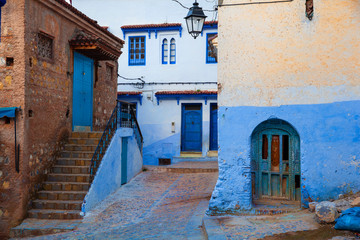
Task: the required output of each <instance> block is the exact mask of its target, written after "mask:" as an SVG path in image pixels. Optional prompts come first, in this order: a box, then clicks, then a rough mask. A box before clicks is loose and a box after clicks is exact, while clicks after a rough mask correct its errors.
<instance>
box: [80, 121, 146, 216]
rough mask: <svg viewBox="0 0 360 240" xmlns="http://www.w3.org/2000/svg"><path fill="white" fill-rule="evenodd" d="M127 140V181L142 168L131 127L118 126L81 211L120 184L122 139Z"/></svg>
mask: <svg viewBox="0 0 360 240" xmlns="http://www.w3.org/2000/svg"><path fill="white" fill-rule="evenodd" d="M124 138H126V139H127V141H128V149H127V164H126V165H127V166H126V167H127V182H128V181H130V179H132V178H133V177H134V176H135V175H136V174H138V173H139V172H140V171H141V169H142V166H143V164H142V157H141V153H140V150H139V147H138V145H137V142H136V139H135V136H134V134H133V129H123V128H120V129H119V130H117V131H116V133H115V135H114V136H113V138H112V140H111V143H110V145H109V147H108V149H107V151H106V153H105V155H104V157H103V159H102V161H101V164H100V167H99V169H98V171H97V172H96V176H95V178H94V181H93V183H92V185H91V187H90V189H89V192H88V193H87V195H86V196H85V199H84V203H83V206H82V211H83V212H85V213H86V212H88V211H90V210H91V209H93V208H94V207H95V206H96V205H97V204H98V203H100V202H101V201H102V200H104V199H105V198H106V197H107V196H108V195H109V194H111V193H113V192H114V191H115V190H116V189H118V188H119V187H120V186H121V179H122V171H121V169H122V167H123V165H122V154H121V153H122V141H123V139H124Z"/></svg>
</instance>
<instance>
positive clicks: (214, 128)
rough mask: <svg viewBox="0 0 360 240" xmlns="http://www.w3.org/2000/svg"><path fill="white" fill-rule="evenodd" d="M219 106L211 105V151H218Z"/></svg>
mask: <svg viewBox="0 0 360 240" xmlns="http://www.w3.org/2000/svg"><path fill="white" fill-rule="evenodd" d="M217 111H218V110H217V104H216V103H212V104H210V150H218V134H217V132H218V124H217Z"/></svg>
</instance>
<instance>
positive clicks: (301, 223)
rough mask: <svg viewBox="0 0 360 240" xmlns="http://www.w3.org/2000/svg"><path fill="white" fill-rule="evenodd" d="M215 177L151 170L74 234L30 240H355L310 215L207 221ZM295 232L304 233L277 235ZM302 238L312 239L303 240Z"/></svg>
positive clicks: (205, 168) (205, 172) (185, 168)
mask: <svg viewBox="0 0 360 240" xmlns="http://www.w3.org/2000/svg"><path fill="white" fill-rule="evenodd" d="M217 176H218V174H217V163H216V162H203V163H194V162H189V163H180V164H177V165H172V166H169V167H148V171H145V172H142V173H141V174H139V175H138V176H137V177H135V178H134V179H133V180H132V181H130V182H129V183H128V184H126V185H124V186H122V187H121V188H120V189H119V190H117V191H116V192H115V193H114V194H112V195H110V196H109V197H108V198H107V199H106V200H105V201H104V202H103V203H102V204H101V205H100V206H98V207H97V208H95V209H94V210H93V211H92V212H91V213H89V214H88V215H87V216H85V218H84V219H83V221H82V223H80V224H79V225H78V227H77V229H76V230H74V231H72V232H66V233H60V234H54V235H44V236H41V237H35V238H31V239H46V240H48V239H212V240H220V239H239V240H240V239H263V238H265V237H267V236H273V237H272V238H271V239H272V240H273V239H276V240H279V239H281V240H284V239H307V240H310V239H314V240H322V239H324V240H327V239H334V240H335V239H342V240H344V239H355V238H353V237H352V235H351V234H350V235H349V234H348V232H342V231H336V230H332V232H330V231H329V230H330V229H331V228H332V227H331V226H328V228H327V229H325V230H324V229H323V230H322V229H321V227H320V226H319V224H318V223H316V221H315V219H314V214H313V213H310V212H309V211H308V210H302V211H300V210H299V211H296V212H293V213H288V214H280V215H274V216H206V215H205V216H204V214H205V211H206V209H207V207H208V202H209V199H210V196H211V192H212V190H213V188H214V186H215V183H216V180H217ZM29 224H30V225H31V223H29ZM319 227H320V229H319ZM309 230H310V231H309ZM296 231H305V232H299V233H297V234H295V235H290V236H287V235H278V236H276V234H281V233H285V232H296ZM314 231H315V232H314ZM304 233H309V234H310V236H311V237H305V238H304V237H301V236H305V235H302V234H304ZM324 233H326V234H325V235H324V237H322V236H323V234H324ZM297 235H299V237H298V238H296V236H297ZM335 236H347V237H340V238H333V237H335ZM29 239H30V238H29Z"/></svg>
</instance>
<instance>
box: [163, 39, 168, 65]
mask: <svg viewBox="0 0 360 240" xmlns="http://www.w3.org/2000/svg"><path fill="white" fill-rule="evenodd" d="M168 54H169V53H168V41H167V39H166V38H164V40H163V42H162V64H167V63H168V58H169V55H168Z"/></svg>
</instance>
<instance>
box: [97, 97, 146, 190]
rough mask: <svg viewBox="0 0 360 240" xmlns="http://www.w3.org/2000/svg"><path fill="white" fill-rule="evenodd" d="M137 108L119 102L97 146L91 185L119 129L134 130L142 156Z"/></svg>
mask: <svg viewBox="0 0 360 240" xmlns="http://www.w3.org/2000/svg"><path fill="white" fill-rule="evenodd" d="M135 107H136V104H133V103H129V102H125V101H120V100H117V103H116V106H115V108H114V110H113V112H112V114H111V117H110V119H109V121H108V123H107V125H106V127H105V130H104V132H103V134H102V136H101V138H100V141H99V144H98V145H97V147H96V150H95V152H94V155H93V157H92V159H91V164H90V184H91V183H92V181H93V180H94V177H95V175H96V172H97V170H98V168H99V166H100V163H101V160H102V158H103V157H104V155H105V153H106V150H107V148H108V146H109V145H110V142H111V140H112V138H113V136H114V135H115V132H116V130H117V129H118V128H120V127H127V128H133V129H134V135H135V139H136V141H137V144H138V146H139V149H140V152H141V154H142V145H143V136H142V134H141V130H140V126H139V124H138V122H137V119H136V114H135Z"/></svg>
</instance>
